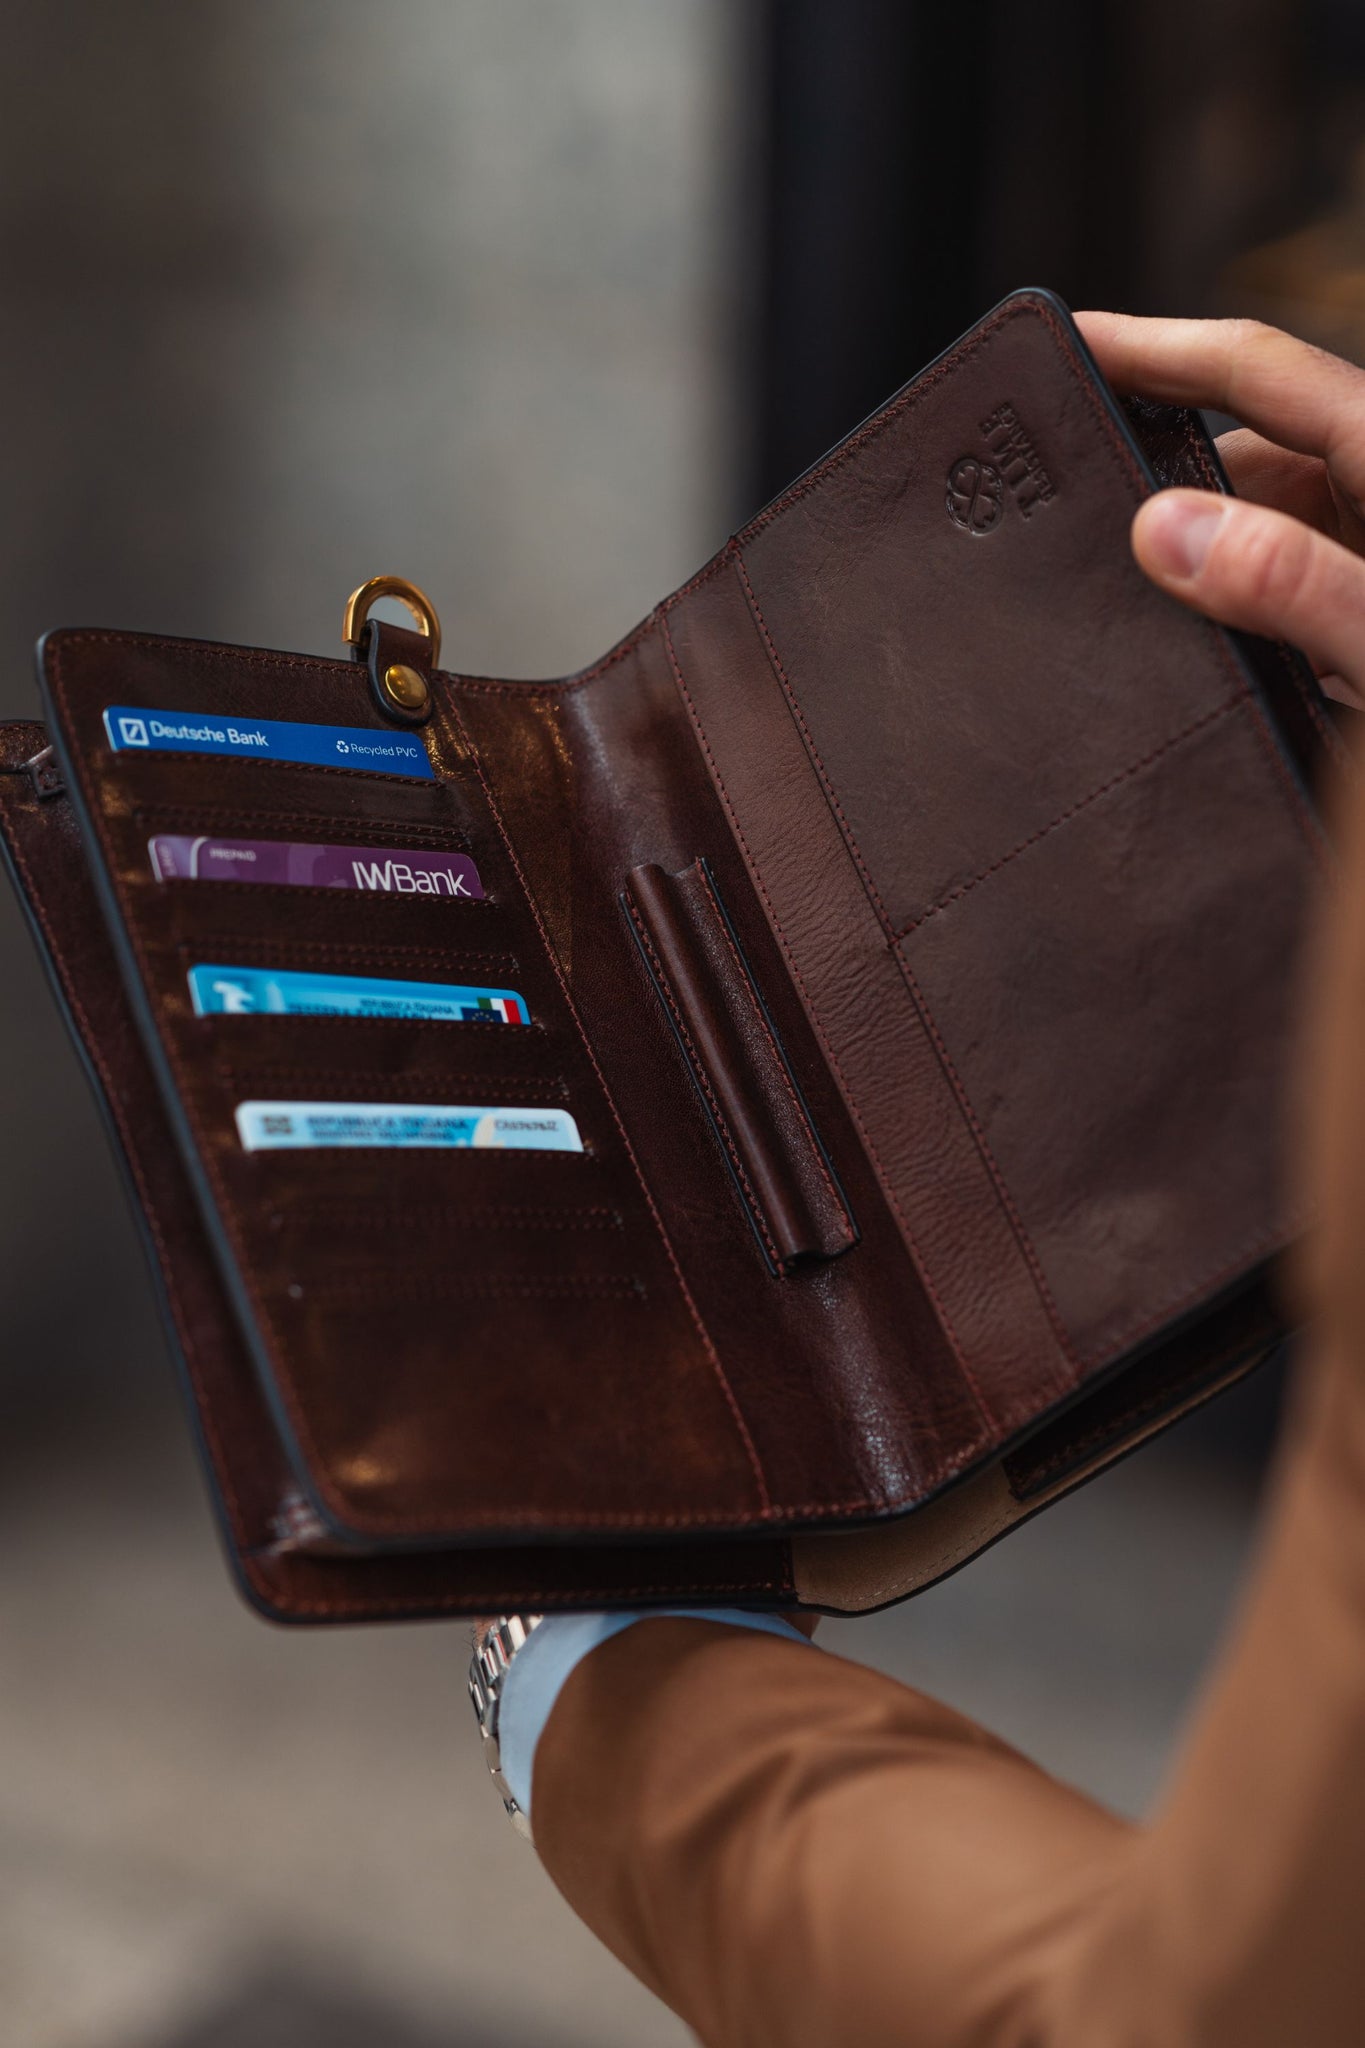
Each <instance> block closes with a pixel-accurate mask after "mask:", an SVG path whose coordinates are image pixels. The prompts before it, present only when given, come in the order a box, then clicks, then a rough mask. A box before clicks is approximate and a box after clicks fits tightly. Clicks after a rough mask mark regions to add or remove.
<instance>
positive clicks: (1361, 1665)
mask: <svg viewBox="0 0 1365 2048" xmlns="http://www.w3.org/2000/svg"><path fill="white" fill-rule="evenodd" d="M1363 1405H1365V1404H1362V1402H1361V1399H1360V1390H1359V1387H1358V1385H1357V1384H1356V1382H1355V1378H1354V1375H1350V1374H1348V1373H1347V1372H1346V1371H1345V1369H1344V1368H1341V1369H1330V1370H1329V1369H1324V1370H1322V1371H1321V1372H1319V1373H1318V1374H1317V1375H1316V1377H1315V1380H1314V1383H1313V1384H1312V1386H1311V1387H1310V1388H1309V1389H1308V1390H1307V1394H1306V1400H1305V1406H1306V1408H1307V1409H1309V1410H1310V1411H1311V1412H1308V1413H1306V1414H1305V1415H1304V1416H1303V1417H1302V1418H1301V1424H1300V1429H1299V1433H1298V1434H1299V1442H1298V1443H1297V1445H1296V1447H1295V1449H1294V1450H1293V1452H1292V1453H1291V1455H1290V1456H1289V1457H1288V1458H1287V1459H1286V1461H1285V1466H1284V1470H1283V1472H1282V1475H1281V1480H1280V1484H1279V1487H1278V1492H1277V1498H1276V1501H1275V1505H1274V1508H1273V1511H1272V1514H1271V1517H1270V1522H1269V1528H1268V1531H1267V1536H1266V1539H1265V1542H1264V1546H1263V1557H1262V1561H1261V1564H1260V1567H1259V1571H1258V1573H1257V1576H1256V1580H1255V1584H1254V1586H1253V1589H1252V1591H1251V1594H1250V1596H1249V1599H1248V1602H1247V1605H1246V1611H1245V1613H1244V1617H1243V1619H1242V1621H1241V1624H1240V1626H1239V1627H1238V1629H1237V1630H1236V1633H1235V1637H1234V1640H1233V1641H1232V1643H1231V1645H1230V1646H1229V1649H1228V1651H1227V1654H1226V1655H1225V1657H1224V1659H1223V1662H1222V1666H1221V1669H1220V1670H1219V1672H1218V1674H1217V1676H1216V1678H1215V1680H1214V1682H1213V1684H1212V1686H1211V1689H1210V1691H1209V1694H1208V1697H1207V1699H1206V1701H1205V1704H1204V1707H1203V1710H1202V1712H1201V1713H1200V1715H1199V1717H1198V1721H1197V1725H1196V1727H1195V1728H1194V1731H1193V1733H1192V1736H1191V1739H1190V1741H1189V1744H1188V1748H1187V1752H1186V1755H1185V1758H1184V1761H1183V1763H1182V1765H1181V1767H1180V1768H1179V1770H1178V1772H1177V1774H1176V1778H1175V1782H1174V1784H1173V1786H1172V1789H1171V1791H1170V1794H1169V1797H1168V1798H1167V1800H1166V1802H1165V1804H1164V1807H1163V1810H1162V1811H1161V1813H1160V1814H1159V1815H1158V1817H1157V1818H1156V1820H1155V1821H1154V1823H1153V1825H1152V1826H1151V1827H1150V1828H1149V1829H1147V1830H1138V1829H1134V1828H1131V1827H1129V1826H1128V1825H1127V1824H1125V1823H1123V1822H1121V1821H1119V1820H1117V1819H1115V1818H1114V1817H1113V1816H1112V1815H1110V1814H1108V1813H1106V1812H1104V1811H1103V1810H1101V1809H1100V1808H1099V1807H1097V1806H1096V1805H1094V1804H1093V1803H1092V1802H1091V1801H1089V1800H1088V1799H1085V1798H1083V1797H1081V1796H1080V1795H1079V1794H1078V1793H1076V1792H1074V1791H1072V1790H1070V1789H1068V1788H1067V1787H1065V1786H1063V1785H1061V1784H1059V1783H1057V1782H1056V1781H1055V1780H1054V1779H1052V1778H1050V1777H1048V1776H1047V1775H1045V1774H1044V1773H1043V1772H1042V1771H1040V1770H1038V1769H1036V1768H1035V1767H1034V1766H1033V1765H1032V1764H1030V1763H1028V1762H1027V1761H1026V1760H1025V1759H1024V1758H1023V1757H1021V1756H1019V1755H1018V1754H1017V1753H1016V1752H1014V1751H1013V1750H1011V1749H1009V1748H1008V1747H1006V1746H1005V1745H1004V1744H1003V1743H1000V1742H998V1741H996V1740H995V1739H994V1738H992V1737H991V1736H989V1735H987V1734H985V1733H984V1732H983V1731H982V1730H981V1729H979V1728H977V1727H976V1726H974V1725H973V1724H972V1723H971V1722H969V1721H967V1720H965V1719H963V1718H962V1717H961V1716H960V1715H958V1714H955V1713H953V1712H952V1711H951V1710H950V1709H949V1708H947V1707H945V1706H942V1705H940V1704H938V1703H937V1702H936V1701H933V1700H931V1699H927V1698H925V1697H924V1696H923V1695H921V1694H919V1693H915V1692H912V1691H910V1690H908V1689H906V1688H904V1687H902V1686H900V1685H897V1684H895V1683H894V1682H893V1681H891V1680H890V1679H887V1678H884V1677H881V1676H880V1675H878V1674H876V1673H873V1672H870V1671H867V1670H865V1669H863V1668H862V1667H861V1666H857V1665H852V1664H848V1663H846V1662H844V1661H843V1660H841V1659H839V1658H836V1657H832V1656H829V1655H827V1654H825V1653H824V1652H823V1651H820V1650H818V1649H815V1650H809V1649H806V1648H804V1647H803V1646H801V1645H799V1644H795V1643H787V1642H783V1641H782V1640H780V1639H777V1638H774V1637H771V1636H759V1635H754V1636H748V1635H745V1634H744V1633H743V1632H742V1631H739V1630H736V1629H733V1628H727V1627H725V1626H724V1625H723V1624H719V1623H706V1622H694V1621H683V1620H664V1619H661V1620H658V1621H651V1622H647V1623H642V1624H640V1625H639V1626H637V1627H635V1628H633V1629H630V1630H628V1631H626V1632H625V1633H624V1634H622V1635H620V1636H617V1637H615V1638H613V1639H612V1640H611V1641H609V1642H608V1643H606V1644H604V1645H603V1646H602V1647H601V1648H599V1649H598V1650H596V1651H594V1652H593V1653H592V1655H591V1656H590V1657H588V1658H587V1659H585V1660H584V1662H583V1663H582V1664H581V1665H580V1666H579V1667H578V1669H577V1670H576V1671H575V1672H574V1673H573V1675H572V1676H571V1678H570V1679H569V1681H568V1683H567V1684H566V1686H565V1688H564V1691H563V1693H562V1694H561V1697H560V1699H559V1702H558V1703H557V1705H556V1707H555V1710H554V1713H553V1714H552V1716H551V1718H550V1721H549V1724H548V1726H547V1728H546V1731H545V1734H544V1736H543V1737H542V1739H541V1743H540V1747H539V1751H538V1753H537V1759H536V1768H535V1783H534V1797H533V1808H534V1816H535V1831H536V1840H537V1843H538V1845H539V1848H540V1851H541V1854H542V1856H543V1858H544V1860H545V1862H546V1864H547V1866H548V1868H549V1870H550V1872H551V1874H552V1875H553V1877H554V1878H555V1880H556V1882H557V1883H558V1884H559V1886H560V1888H561V1890H562V1891H563V1892H564V1893H565V1895H566V1897H567V1898H568V1899H569V1901H570V1903H571V1904H572V1905H573V1906H574V1907H575V1908H576V1909H577V1910H578V1912H579V1913H580V1914H581V1915H582V1916H583V1918H584V1919H585V1920H586V1921H587V1922H588V1924H589V1925H590V1926H591V1927H592V1928H594V1929H595V1931H596V1932H597V1933H598V1934H599V1935H600V1936H601V1938H602V1939H603V1940H604V1941H605V1942H606V1943H607V1944H608V1945H609V1946H610V1947H611V1948H612V1949H613V1950H614V1951H615V1952H616V1954H617V1955H618V1956H620V1957H621V1959H622V1960H623V1961H624V1962H626V1963H627V1964H628V1965H629V1966H630V1968H631V1969H633V1970H634V1971H635V1972H636V1973H637V1974H638V1975H639V1976H640V1977H642V1978H643V1980H644V1981H645V1983H647V1984H648V1985H650V1986H651V1988H652V1989H653V1990H655V1991H656V1992H657V1993H658V1994H659V1996H660V1997H662V1998H664V1999H665V2000H666V2001H667V2002H668V2003H669V2004H670V2005H671V2006H673V2007H674V2008H675V2010H676V2011H678V2012H679V2013H680V2014H681V2015H682V2016H683V2017H684V2019H686V2020H687V2021H688V2022H689V2023H690V2024H691V2025H692V2026H693V2027H694V2028H695V2029H696V2031H697V2032H698V2033H699V2034H700V2035H701V2037H702V2039H703V2041H704V2042H706V2043H708V2044H711V2048H777V2044H781V2048H839V2044H842V2043H845V2042H847V2043H849V2044H854V2043H856V2044H858V2048H881V2044H883V2043H885V2044H891V2043H894V2044H896V2048H949V2044H952V2048H966V2044H971V2048H1119V2044H1122V2048H1138V2044H1149V2043H1150V2044H1152V2048H1158V2044H1159V2048H1185V2044H1189V2048H1194V2044H1198V2048H1215V2044H1216V2048H1300V2044H1301V2048H1347V2044H1348V2043H1349V2044H1350V2048H1360V2044H1361V2043H1362V2042H1365V1938H1362V1931H1361V1924H1360V1923H1361V1918H1362V1909H1365V1427H1363V1426H1362V1413H1361V1411H1362V1406H1363Z"/></svg>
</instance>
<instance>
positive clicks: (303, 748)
mask: <svg viewBox="0 0 1365 2048" xmlns="http://www.w3.org/2000/svg"><path fill="white" fill-rule="evenodd" d="M104 730H105V732H106V733H107V734H108V735H109V744H110V746H111V747H113V748H114V750H115V751H116V752H117V753H122V752H124V751H125V750H128V749H137V748H141V747H146V748H147V749H149V750H156V751H159V752H163V753H171V754H231V755H233V756H234V757H235V758H236V759H237V760H239V761H295V762H302V763H304V765H305V766H307V767H310V768H356V769H359V770H360V771H361V772H362V773H364V772H365V771H367V770H368V771H369V772H370V773H371V774H375V775H424V776H426V777H427V779H428V780H429V781H434V780H435V775H436V771H435V769H434V768H433V767H432V765H431V762H430V760H429V759H428V756H427V750H426V748H425V747H424V746H423V744H422V742H421V740H420V739H419V738H418V737H417V735H416V733H411V732H389V731H386V730H384V729H383V728H380V727H371V726H367V725H296V724H294V723H293V722H292V721H291V720H289V719H283V718H218V717H216V716H211V715H209V714H208V713H205V712H202V711H144V710H139V709H137V708H136V707H134V706H132V705H128V704H111V705H110V706H109V709H108V710H107V711H106V712H105V714H104Z"/></svg>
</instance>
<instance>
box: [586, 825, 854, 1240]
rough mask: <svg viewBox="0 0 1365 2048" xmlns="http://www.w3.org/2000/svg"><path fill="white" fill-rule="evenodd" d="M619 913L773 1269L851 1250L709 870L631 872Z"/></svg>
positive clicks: (829, 1178) (837, 1195)
mask: <svg viewBox="0 0 1365 2048" xmlns="http://www.w3.org/2000/svg"><path fill="white" fill-rule="evenodd" d="M621 901H622V907H623V908H624V910H625V912H626V915H627V917H628V918H629V920H630V925H631V930H632V932H633V933H634V936H635V941H636V944H637V945H638V946H639V949H640V953H641V956H642V958H643V960H644V963H645V966H646V968H647V969H648V971H649V976H650V979H651V981H652V982H653V984H654V988H655V991H656V993H657V995H658V997H659V1000H660V1002H661V1003H662V1004H663V1006H664V1010H665V1013H666V1015H667V1017H668V1021H669V1025H670V1027H671V1029H672V1031H673V1035H674V1037H675V1039H676V1040H677V1043H678V1046H679V1049H680V1050H681V1052H682V1055H683V1057H684V1059H685V1060H686V1062H687V1068H688V1072H689V1074H690V1075H691V1077H692V1082H693V1086H694V1087H695V1089H696V1091H697V1094H698V1096H699V1097H700V1099H701V1103H702V1107H703V1108H704V1110H705V1112H706V1115H707V1117H708V1119H709V1121H710V1123H711V1126H712V1129H713V1130H714V1132H715V1135H716V1138H717V1140H718V1141H719V1143H720V1146H721V1149H722V1151H723V1153H724V1155H725V1160H726V1163H727V1165H728V1167H729V1169H730V1173H731V1176H732V1178H733V1180H734V1183H735V1186H736V1188H737V1190H738V1192H739V1195H740V1199H741V1200H742V1202H743V1203H744V1206H745V1209H746V1211H747V1212H748V1216H749V1220H750V1222H751V1223H752V1225H753V1229H754V1234H755V1236H756V1237H757V1239H758V1241H759V1244H760V1245H761V1246H762V1249H763V1253H764V1256H765V1258H766V1259H767V1261H768V1264H769V1266H770V1268H771V1269H772V1270H773V1271H774V1272H775V1273H783V1272H786V1271H788V1270H790V1268H791V1267H793V1266H794V1265H795V1264H796V1263H797V1262H798V1261H800V1260H803V1259H811V1258H818V1259H830V1258H835V1257H837V1256H838V1254H839V1253H840V1252H845V1251H847V1250H848V1249H849V1248H850V1246H852V1245H853V1244H855V1243H856V1242H857V1231H856V1229H855V1227H854V1223H853V1219H852V1217H851V1215H850V1214H849V1210H848V1205H847V1203H846V1202H845V1200H844V1197H843V1193H842V1191H841V1190H840V1188H839V1185H838V1183H837V1181H836V1180H835V1177H834V1172H833V1169H832V1167H831V1165H830V1162H829V1159H828V1157H827V1155H826V1153H825V1149H824V1146H823V1145H822V1144H821V1142H820V1139H819V1136H818V1134H817V1133H816V1130H815V1127H814V1125H813V1124H812V1122H811V1119H810V1115H809V1113H808V1111H807V1109H806V1105H805V1103H804V1101H803V1100H802V1098H801V1093H800V1090H799V1088H798V1087H797V1084H796V1080H795V1077H794V1075H793V1073H792V1070H791V1066H790V1064H789V1062H788V1060H787V1056H786V1053H785V1051H784V1050H783V1048H782V1044H781V1041H780V1040H779V1038H778V1036H777V1032H776V1029H775V1028H774V1025H773V1022H772V1019H771V1017H770V1016H769V1014H768V1009H767V1005H766V1004H765V1003H764V1001H763V997H762V995H761V993H760V991H759V988H758V985H757V983H756V982H755V980H754V978H753V975H752V973H751V971H750V969H749V965H748V962H747V961H746V959H745V958H744V956H743V954H742V952H741V951H740V947H739V942H738V940H737V938H736V936H735V933H734V929H733V927H732V925H731V923H730V919H729V917H728V916H727V914H726V911H725V907H724V905H723V904H722V903H721V900H720V897H719V895H718V893H717V890H716V885H715V881H714V878H713V876H712V874H711V871H710V868H709V867H708V865H707V863H706V862H705V861H704V860H699V861H697V862H695V863H694V864H693V866H691V867H690V868H685V869H683V871H682V872H681V873H680V874H676V875H670V874H666V873H665V872H664V870H663V869H662V868H661V867H659V866H657V865H656V864H655V863H654V862H652V861H651V862H647V863H646V864H645V865H643V866H641V867H637V868H633V869H632V870H631V872H630V874H629V876H628V877H627V887H626V889H625V891H624V892H623V895H622V898H621Z"/></svg>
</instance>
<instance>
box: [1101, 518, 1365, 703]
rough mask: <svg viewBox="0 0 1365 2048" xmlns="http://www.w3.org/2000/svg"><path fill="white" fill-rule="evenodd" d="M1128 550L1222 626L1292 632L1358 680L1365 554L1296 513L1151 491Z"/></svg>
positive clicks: (1363, 644)
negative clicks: (1353, 551)
mask: <svg viewBox="0 0 1365 2048" xmlns="http://www.w3.org/2000/svg"><path fill="white" fill-rule="evenodd" d="M1133 552H1134V554H1135V555H1136V556H1137V559H1138V561H1139V562H1140V563H1141V565H1142V567H1143V568H1144V569H1145V570H1146V572H1147V574H1148V575H1149V576H1150V577H1151V578H1152V580H1153V582H1155V583H1159V584H1160V585H1161V587H1162V588H1163V589H1164V590H1169V591H1170V592H1171V594H1172V596H1173V597H1178V598H1180V599H1181V600H1182V601H1183V602H1184V603H1185V604H1188V605H1192V606H1193V607H1194V609H1195V610H1196V611H1201V612H1206V613H1207V614H1208V616H1209V617H1210V618H1213V619H1218V620H1219V621H1221V623H1222V624H1223V625H1225V626H1240V627H1242V628H1244V629H1245V630H1246V631H1247V632H1250V633H1264V634H1265V635H1266V636H1267V637H1268V638H1270V639H1272V640H1292V641H1295V642H1296V643H1297V644H1298V645H1299V646H1300V647H1302V648H1304V649H1305V651H1306V652H1307V653H1308V654H1309V655H1310V656H1311V657H1312V659H1313V660H1314V661H1315V662H1316V663H1317V664H1318V666H1319V667H1320V668H1322V669H1332V670H1335V672H1336V673H1337V674H1338V675H1340V676H1343V677H1344V678H1345V680H1346V682H1347V683H1348V684H1349V685H1350V686H1351V687H1352V688H1353V689H1355V690H1359V689H1361V687H1362V685H1363V684H1365V562H1362V561H1361V560H1360V558H1359V556H1357V555H1353V554H1351V553H1350V552H1349V551H1348V550H1347V549H1346V548H1343V547H1341V546H1339V545H1338V543H1337V542H1336V541H1333V540H1328V539H1326V538H1325V536H1324V535H1322V534H1320V533H1315V532H1313V530H1312V528H1311V527H1307V526H1304V525H1303V524H1301V522H1300V521H1299V520H1297V519H1290V518H1287V517H1286V515H1285V514H1284V513H1283V512H1274V511H1271V510H1270V509H1269V508H1268V507H1266V506H1263V505H1245V504H1243V503H1242V502H1241V501H1240V500H1239V499H1237V498H1220V497H1215V496H1214V494H1213V493H1212V492H1210V491H1159V492H1158V493H1157V495H1156V496H1155V497H1154V498H1149V499H1148V500H1147V503H1146V504H1145V505H1144V506H1142V508H1141V509H1140V511H1139V512H1138V515H1137V517H1136V519H1135V520H1134V521H1133Z"/></svg>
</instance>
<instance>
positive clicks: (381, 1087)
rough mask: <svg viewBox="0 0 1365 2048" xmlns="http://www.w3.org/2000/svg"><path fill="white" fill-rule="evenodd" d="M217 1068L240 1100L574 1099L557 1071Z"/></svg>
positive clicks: (310, 1065)
mask: <svg viewBox="0 0 1365 2048" xmlns="http://www.w3.org/2000/svg"><path fill="white" fill-rule="evenodd" d="M216 1073H217V1078H218V1081H219V1083H220V1085H221V1086H222V1087H223V1088H225V1089H226V1090H227V1091H228V1092H229V1094H230V1095H231V1096H232V1098H233V1100H234V1101H238V1102H249V1101H254V1100H258V1099H260V1098H265V1099H274V1098H280V1099H283V1098H286V1097H287V1098H288V1099H289V1100H290V1101H295V1102H350V1101H355V1102H366V1101H376V1102H435V1101H437V1100H438V1099H439V1100H441V1101H446V1100H452V1101H454V1100H458V1101H461V1102H465V1101H473V1100H475V1098H476V1097H477V1099H478V1101H479V1102H480V1103H483V1101H484V1096H485V1095H486V1094H487V1093H489V1091H490V1090H491V1091H492V1092H493V1093H495V1094H496V1093H498V1092H501V1093H503V1094H505V1095H508V1096H513V1095H514V1096H515V1097H516V1099H517V1101H518V1102H528V1103H553V1104H556V1105H558V1106H561V1107H566V1108H567V1106H568V1103H569V1089H568V1085H567V1083H566V1082H565V1081H564V1080H563V1079H562V1078H561V1077H560V1076H559V1075H557V1074H556V1075H550V1076H541V1075H533V1076H531V1077H529V1078H528V1077H527V1076H525V1075H510V1074H509V1075H505V1076H499V1077H498V1078H497V1079H496V1080H493V1079H490V1077H489V1076H488V1074H486V1073H483V1074H477V1073H452V1072H451V1071H450V1070H449V1069H448V1068H445V1067H430V1068H420V1067H419V1068H408V1069H406V1070H405V1071H403V1072H398V1073H395V1072H393V1071H391V1070H386V1069H384V1068H355V1067H346V1068H331V1067H323V1066H319V1065H317V1064H316V1062H302V1061H301V1062H300V1063H299V1064H298V1065H297V1066H283V1065H270V1066H267V1065H265V1064H261V1065H259V1066H252V1065H247V1064H242V1065H235V1064H233V1063H231V1062H229V1061H225V1060H223V1061H219V1063H218V1066H217V1069H216ZM484 1106H485V1107H490V1106H496V1105H488V1104H485V1105H484Z"/></svg>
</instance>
